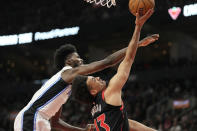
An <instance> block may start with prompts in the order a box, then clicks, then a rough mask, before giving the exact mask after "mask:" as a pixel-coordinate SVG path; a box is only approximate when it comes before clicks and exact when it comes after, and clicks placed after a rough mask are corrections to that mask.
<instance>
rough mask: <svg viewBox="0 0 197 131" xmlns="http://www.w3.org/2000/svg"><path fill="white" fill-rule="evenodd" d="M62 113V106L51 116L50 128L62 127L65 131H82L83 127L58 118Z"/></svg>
mask: <svg viewBox="0 0 197 131" xmlns="http://www.w3.org/2000/svg"><path fill="white" fill-rule="evenodd" d="M61 113H62V107H61V108H60V109H59V111H58V112H57V113H56V114H55V116H53V117H52V118H51V120H50V123H51V127H52V129H62V130H65V131H83V129H81V128H78V127H74V126H71V125H69V124H67V123H66V122H64V121H63V120H61V119H60V116H61Z"/></svg>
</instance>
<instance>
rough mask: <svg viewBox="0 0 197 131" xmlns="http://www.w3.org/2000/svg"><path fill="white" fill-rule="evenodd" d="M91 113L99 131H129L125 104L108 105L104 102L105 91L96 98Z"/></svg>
mask: <svg viewBox="0 0 197 131" xmlns="http://www.w3.org/2000/svg"><path fill="white" fill-rule="evenodd" d="M91 113H92V116H93V118H94V124H95V127H96V130H97V131H129V124H128V117H127V113H126V111H125V109H124V104H122V106H113V105H109V104H107V103H106V102H105V100H104V91H103V92H100V93H98V95H97V96H96V98H95V103H94V106H93V108H92V112H91Z"/></svg>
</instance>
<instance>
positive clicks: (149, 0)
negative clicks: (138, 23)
mask: <svg viewBox="0 0 197 131" xmlns="http://www.w3.org/2000/svg"><path fill="white" fill-rule="evenodd" d="M154 6H155V1H154V0H129V10H130V12H131V13H132V14H133V15H136V13H137V12H138V13H139V15H140V16H143V15H145V14H146V12H148V10H149V9H153V8H154Z"/></svg>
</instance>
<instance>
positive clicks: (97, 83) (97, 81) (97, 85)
mask: <svg viewBox="0 0 197 131" xmlns="http://www.w3.org/2000/svg"><path fill="white" fill-rule="evenodd" d="M87 86H88V87H89V91H90V92H91V90H94V91H96V94H97V93H98V92H100V91H102V90H103V89H105V88H106V82H105V81H104V80H102V79H101V78H100V77H93V76H88V79H87Z"/></svg>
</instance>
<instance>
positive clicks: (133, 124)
mask: <svg viewBox="0 0 197 131" xmlns="http://www.w3.org/2000/svg"><path fill="white" fill-rule="evenodd" d="M129 129H130V131H156V130H155V129H152V128H150V127H147V126H145V125H143V124H141V123H139V122H137V121H134V120H130V119H129Z"/></svg>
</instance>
